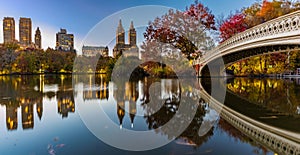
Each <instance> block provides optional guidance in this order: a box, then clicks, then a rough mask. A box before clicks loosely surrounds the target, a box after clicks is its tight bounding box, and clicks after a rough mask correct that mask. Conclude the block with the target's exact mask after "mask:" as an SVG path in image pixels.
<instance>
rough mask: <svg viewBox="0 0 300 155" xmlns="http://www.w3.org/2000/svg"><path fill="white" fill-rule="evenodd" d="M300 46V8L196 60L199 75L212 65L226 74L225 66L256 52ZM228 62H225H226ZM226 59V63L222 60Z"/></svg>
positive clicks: (282, 50) (220, 72)
mask: <svg viewBox="0 0 300 155" xmlns="http://www.w3.org/2000/svg"><path fill="white" fill-rule="evenodd" d="M299 49H300V11H295V12H292V13H290V14H287V15H284V16H280V17H278V18H276V19H273V20H270V21H267V22H265V23H262V24H260V25H257V26H255V27H253V28H250V29H248V30H246V31H244V32H241V33H239V34H237V35H235V36H233V37H231V38H229V39H228V40H226V41H224V42H223V43H221V44H219V45H218V46H217V47H216V48H214V49H213V50H211V51H206V52H205V53H204V54H203V56H202V57H200V58H199V59H197V60H195V61H194V64H193V65H194V66H195V68H196V72H197V75H199V76H200V75H203V74H202V73H203V71H205V72H206V71H207V69H209V70H210V71H211V70H212V67H213V68H214V69H215V68H218V69H217V70H218V71H217V72H214V73H210V75H216V76H220V75H222V73H223V71H224V69H225V66H228V65H230V64H232V63H233V62H236V61H238V60H241V59H245V58H248V57H251V56H255V55H262V54H269V53H275V52H286V51H288V50H299ZM220 60H221V61H220ZM223 62H224V63H223ZM220 63H222V64H220Z"/></svg>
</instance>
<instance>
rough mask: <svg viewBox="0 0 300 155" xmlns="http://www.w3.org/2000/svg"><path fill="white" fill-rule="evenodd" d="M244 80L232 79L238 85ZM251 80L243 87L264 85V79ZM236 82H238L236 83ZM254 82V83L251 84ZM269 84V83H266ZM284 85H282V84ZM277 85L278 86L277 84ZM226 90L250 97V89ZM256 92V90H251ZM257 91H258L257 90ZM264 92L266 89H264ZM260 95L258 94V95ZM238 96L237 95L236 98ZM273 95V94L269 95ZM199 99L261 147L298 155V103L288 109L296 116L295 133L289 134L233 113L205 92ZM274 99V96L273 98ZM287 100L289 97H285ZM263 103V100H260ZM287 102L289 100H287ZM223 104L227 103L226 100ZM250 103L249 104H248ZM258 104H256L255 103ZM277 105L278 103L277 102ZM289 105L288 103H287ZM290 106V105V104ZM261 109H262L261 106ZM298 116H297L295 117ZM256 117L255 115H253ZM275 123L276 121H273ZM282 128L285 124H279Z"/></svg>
mask: <svg viewBox="0 0 300 155" xmlns="http://www.w3.org/2000/svg"><path fill="white" fill-rule="evenodd" d="M222 80H224V79H222V78H220V85H223V86H224V87H225V83H224V82H223V81H222ZM243 80H245V79H243V78H242V79H234V82H236V83H239V82H241V81H243ZM248 80H251V81H252V83H251V82H248V83H244V84H245V85H244V87H247V86H248V87H253V86H251V84H253V85H255V82H257V81H258V82H261V83H265V84H266V79H248ZM271 80H272V79H268V81H271ZM237 81H238V82H237ZM253 81H255V82H253ZM276 82H282V81H280V80H277V81H275V82H274V83H276ZM268 84H270V82H269V83H268ZM282 84H284V83H282ZM278 85H279V84H278ZM259 86H262V87H264V86H266V85H259ZM227 88H229V90H230V91H232V90H239V92H240V93H241V92H242V91H245V90H247V94H248V95H249V96H251V93H255V92H251V88H249V89H250V90H249V89H248V88H244V89H243V88H235V87H234V86H233V87H232V85H231V84H228V85H227ZM252 90H255V91H257V89H255V88H254V89H253V88H252ZM258 90H259V89H258ZM265 91H266V88H265ZM259 94H260V93H259ZM239 95H240V94H239V93H237V96H239ZM270 95H274V94H270ZM201 97H202V98H203V99H205V100H206V101H209V105H210V107H212V108H213V109H216V110H217V111H221V114H220V116H221V117H222V118H223V119H225V120H226V121H227V122H228V123H230V124H231V125H232V126H234V127H235V128H236V129H238V130H240V131H241V132H242V133H244V134H245V135H247V136H248V137H250V138H251V139H253V140H254V141H257V142H259V143H261V144H262V145H264V146H266V147H268V148H269V149H271V150H274V152H278V153H282V154H292V155H298V154H299V153H300V129H299V126H300V124H299V123H300V122H299V118H300V116H299V113H298V109H299V107H300V104H299V102H296V103H294V104H295V105H297V106H293V105H291V106H290V108H294V109H293V110H291V111H292V114H293V113H294V114H296V117H297V119H296V121H297V120H298V122H294V124H295V125H296V126H295V128H297V132H291V131H288V130H285V129H281V128H278V127H275V126H271V125H268V124H265V123H262V122H260V121H257V120H254V119H252V118H250V117H248V116H245V115H243V114H241V113H239V112H238V111H235V110H233V109H231V108H229V107H228V106H226V104H225V105H223V104H221V103H220V102H219V101H217V100H215V99H214V98H212V97H211V96H210V95H209V94H208V93H207V92H206V91H201ZM273 97H274V96H273ZM287 97H288V98H289V97H290V96H287ZM261 100H262V101H263V100H264V99H263V98H261ZM288 100H289V99H288ZM225 102H228V100H226V101H225ZM249 103H250V102H249ZM256 103H258V102H256ZM277 103H278V102H277ZM234 104H240V103H234ZM287 104H289V103H287ZM290 104H291V103H290ZM261 107H263V106H262V105H261ZM280 110H282V109H277V111H278V112H279V113H281V114H282V111H280ZM285 113H286V114H287V115H289V114H291V113H288V112H287V111H286V112H285ZM297 114H298V116H297ZM254 115H256V114H254ZM275 121H276V120H275ZM281 125H282V126H284V125H285V124H281ZM297 125H298V126H297Z"/></svg>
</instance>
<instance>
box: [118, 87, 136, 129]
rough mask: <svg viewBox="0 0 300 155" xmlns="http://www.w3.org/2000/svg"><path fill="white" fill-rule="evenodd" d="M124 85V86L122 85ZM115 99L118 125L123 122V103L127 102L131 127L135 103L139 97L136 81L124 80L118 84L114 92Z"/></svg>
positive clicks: (134, 113)
mask: <svg viewBox="0 0 300 155" xmlns="http://www.w3.org/2000/svg"><path fill="white" fill-rule="evenodd" d="M124 85H125V87H124ZM114 94H115V95H117V96H115V99H116V101H117V115H118V118H119V122H120V127H122V124H123V118H124V115H125V103H129V109H128V110H129V111H128V112H129V117H130V122H131V127H133V122H134V118H135V115H136V112H137V110H136V109H137V108H136V104H137V99H138V98H139V93H138V90H137V82H126V83H125V84H124V83H121V85H119V86H118V89H117V90H116V92H115V93H114Z"/></svg>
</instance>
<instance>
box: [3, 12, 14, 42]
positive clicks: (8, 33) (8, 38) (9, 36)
mask: <svg viewBox="0 0 300 155" xmlns="http://www.w3.org/2000/svg"><path fill="white" fill-rule="evenodd" d="M3 41H4V43H9V42H14V41H15V20H14V18H12V17H4V19H3Z"/></svg>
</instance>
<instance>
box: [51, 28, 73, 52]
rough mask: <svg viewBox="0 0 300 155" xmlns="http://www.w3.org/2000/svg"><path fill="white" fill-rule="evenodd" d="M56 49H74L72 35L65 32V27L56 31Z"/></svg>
mask: <svg viewBox="0 0 300 155" xmlns="http://www.w3.org/2000/svg"><path fill="white" fill-rule="evenodd" d="M55 48H56V49H57V50H63V51H73V50H74V35H73V34H67V30H66V29H60V32H58V33H56V47H55Z"/></svg>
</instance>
